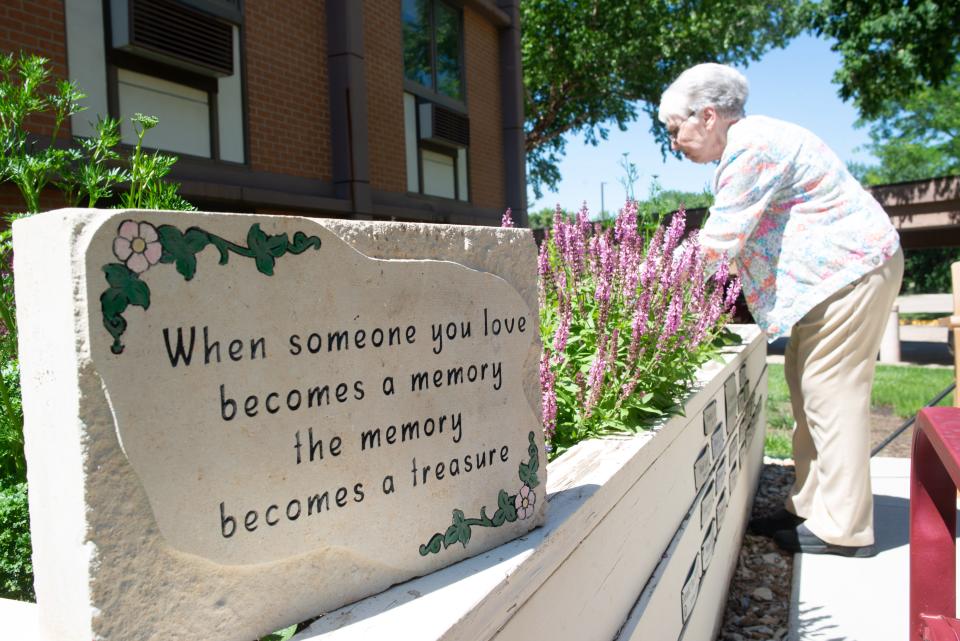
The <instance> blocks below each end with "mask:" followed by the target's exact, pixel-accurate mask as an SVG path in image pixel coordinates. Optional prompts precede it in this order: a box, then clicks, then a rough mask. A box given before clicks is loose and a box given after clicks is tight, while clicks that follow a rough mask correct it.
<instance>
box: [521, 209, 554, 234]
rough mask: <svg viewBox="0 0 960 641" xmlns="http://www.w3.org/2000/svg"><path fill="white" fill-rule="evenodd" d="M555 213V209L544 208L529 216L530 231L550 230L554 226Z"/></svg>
mask: <svg viewBox="0 0 960 641" xmlns="http://www.w3.org/2000/svg"><path fill="white" fill-rule="evenodd" d="M553 213H554V210H553V209H550V208H549V207H544V208H543V209H538V210H537V211H534V212H530V213H529V214H527V218H528V221H529V223H530V229H550V226H551V225H553Z"/></svg>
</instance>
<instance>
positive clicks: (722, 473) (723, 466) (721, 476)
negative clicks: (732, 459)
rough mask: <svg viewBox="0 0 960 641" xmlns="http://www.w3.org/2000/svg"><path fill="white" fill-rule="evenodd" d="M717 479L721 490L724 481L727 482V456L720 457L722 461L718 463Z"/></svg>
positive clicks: (718, 488) (718, 487)
mask: <svg viewBox="0 0 960 641" xmlns="http://www.w3.org/2000/svg"><path fill="white" fill-rule="evenodd" d="M716 479H717V490H718V491H719V490H720V488H722V487H723V486H724V483H726V481H727V457H726V456H724V457H723V458H722V459H720V462H719V463H717V473H716Z"/></svg>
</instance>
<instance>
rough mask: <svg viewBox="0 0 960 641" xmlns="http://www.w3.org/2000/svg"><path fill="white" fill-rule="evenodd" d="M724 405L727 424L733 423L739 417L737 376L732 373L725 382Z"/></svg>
mask: <svg viewBox="0 0 960 641" xmlns="http://www.w3.org/2000/svg"><path fill="white" fill-rule="evenodd" d="M723 406H724V413H725V417H726V421H727V425H733V424H734V421H735V420H736V418H737V411H738V410H737V377H736V375H734V374H731V375H730V377H729V378H728V379H727V380H726V381H724V383H723Z"/></svg>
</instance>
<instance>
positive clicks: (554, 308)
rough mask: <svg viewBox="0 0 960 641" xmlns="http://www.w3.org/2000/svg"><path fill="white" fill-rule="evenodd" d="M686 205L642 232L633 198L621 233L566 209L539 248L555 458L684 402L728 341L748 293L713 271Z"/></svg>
mask: <svg viewBox="0 0 960 641" xmlns="http://www.w3.org/2000/svg"><path fill="white" fill-rule="evenodd" d="M685 223H686V219H685V213H684V211H683V209H681V210H680V212H679V213H678V214H677V215H676V216H674V217H673V219H672V221H671V223H670V226H669V227H667V228H666V229H664V228H662V227H661V228H659V229H657V230H656V231H655V232H654V233H653V234H652V235H651V237H647V238H645V237H644V235H643V234H642V233H641V231H640V229H641V228H642V224H643V223H642V221H639V220H638V215H637V207H636V204H635V203H633V202H628V203H627V205H626V207H624V209H622V210H621V211H620V214H619V215H618V217H617V218H616V220H615V221H614V225H613V228H612V229H604V228H602V227H601V226H600V225H595V224H592V223H590V221H589V217H588V212H587V211H586V209H583V210H581V211H580V212H579V213H578V214H577V215H576V217H575V218H573V219H569V218H568V217H566V216H565V215H564V214H563V212H562V211H560V210H559V209H558V210H557V211H556V214H555V217H554V221H553V227H552V229H551V230H550V231H549V233H548V234H547V237H546V240H545V241H544V242H543V244H542V245H541V248H540V256H539V276H540V280H539V285H540V287H539V296H540V301H539V303H540V333H541V337H542V339H543V354H542V358H541V363H540V383H541V388H542V392H543V421H544V429H545V430H546V437H547V442H548V448H549V450H550V452H549V455H550V457H551V458H553V457H556V456H557V455H559V454H560V453H562V452H563V451H565V450H566V449H568V448H569V447H570V446H572V445H573V444H575V443H577V442H579V441H581V440H583V439H585V438H592V437H597V436H602V435H604V434H610V433H616V432H635V431H638V430H641V429H644V428H645V427H646V426H647V425H649V423H650V422H651V420H652V419H655V418H658V417H661V416H664V415H666V414H669V413H671V412H674V411H677V410H679V409H680V408H679V407H678V406H677V403H678V401H679V400H680V398H681V396H682V395H683V394H684V393H685V392H686V391H687V390H688V389H689V387H690V385H691V383H692V382H693V379H694V376H695V374H696V371H697V369H698V368H699V366H700V365H702V364H703V363H704V362H706V361H707V360H709V359H710V358H711V357H712V356H714V355H715V354H716V353H717V345H718V344H719V342H722V341H723V340H729V336H728V335H727V333H724V332H723V326H724V324H725V322H726V320H727V319H728V316H729V312H730V310H731V309H732V306H733V303H734V301H735V299H736V297H737V294H738V293H739V291H740V284H739V281H737V280H736V279H734V280H732V281H730V282H729V283H727V267H726V265H720V266H719V270H718V271H717V272H716V274H715V275H713V276H708V274H707V272H706V264H705V260H704V256H703V253H702V251H701V249H700V245H699V243H698V242H697V232H696V231H694V232H691V233H690V234H689V236H688V237H687V239H686V240H685V241H683V242H682V244H681V239H682V238H683V235H684V232H685Z"/></svg>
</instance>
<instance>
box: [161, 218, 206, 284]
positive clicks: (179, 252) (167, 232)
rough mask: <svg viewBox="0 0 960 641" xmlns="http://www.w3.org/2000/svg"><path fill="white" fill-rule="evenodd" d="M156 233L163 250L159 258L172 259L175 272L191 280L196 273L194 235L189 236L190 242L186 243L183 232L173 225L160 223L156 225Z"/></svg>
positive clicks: (167, 260) (168, 260)
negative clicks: (162, 254) (175, 267)
mask: <svg viewBox="0 0 960 641" xmlns="http://www.w3.org/2000/svg"><path fill="white" fill-rule="evenodd" d="M157 235H159V236H160V244H161V245H162V246H163V250H164V256H163V257H161V260H163V261H164V262H170V261H171V259H172V261H173V262H174V263H176V266H177V272H178V273H180V275H182V276H183V277H184V279H185V280H192V279H193V277H194V275H195V274H196V273H197V258H196V256H195V250H194V248H193V246H194V245H196V239H195V238H196V237H195V236H191V242H189V243H188V242H187V239H186V237H185V236H184V234H182V233H181V232H180V230H179V229H177V228H176V227H174V226H173V225H160V226H159V227H157ZM168 256H169V257H168Z"/></svg>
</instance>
